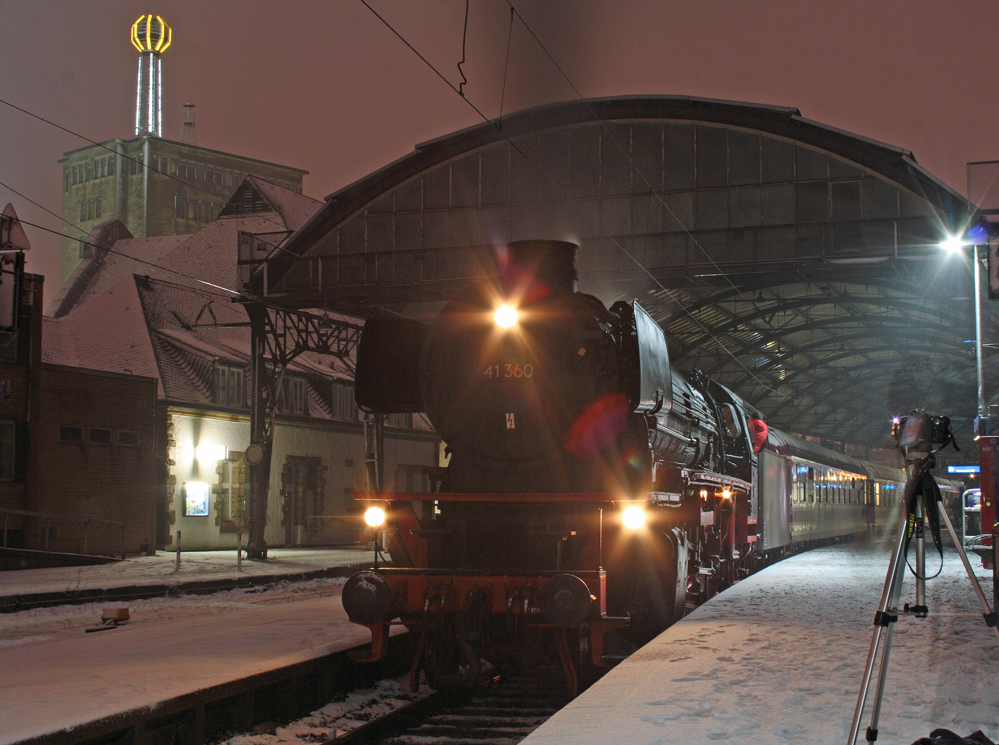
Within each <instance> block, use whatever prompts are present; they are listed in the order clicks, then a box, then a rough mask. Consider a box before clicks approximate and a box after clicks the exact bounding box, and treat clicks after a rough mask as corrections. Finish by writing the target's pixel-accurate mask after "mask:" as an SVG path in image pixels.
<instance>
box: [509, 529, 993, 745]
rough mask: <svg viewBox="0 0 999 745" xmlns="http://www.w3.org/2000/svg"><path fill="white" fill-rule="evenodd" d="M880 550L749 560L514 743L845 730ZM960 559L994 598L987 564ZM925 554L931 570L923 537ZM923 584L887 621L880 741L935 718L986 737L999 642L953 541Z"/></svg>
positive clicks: (757, 738) (779, 738)
mask: <svg viewBox="0 0 999 745" xmlns="http://www.w3.org/2000/svg"><path fill="white" fill-rule="evenodd" d="M890 550H891V548H890V547H889V546H886V545H880V546H875V547H871V546H863V547H858V546H848V545H841V546H836V547H831V548H823V549H817V550H815V551H811V552H808V553H804V554H801V555H798V556H795V557H793V558H790V559H787V560H785V561H783V562H781V563H779V564H777V565H775V566H772V567H769V568H767V569H765V570H763V571H762V572H759V573H758V574H756V575H754V576H753V577H750V578H748V579H746V580H744V581H742V582H740V583H739V584H737V585H736V586H734V587H732V588H730V589H729V590H727V591H726V592H724V593H722V594H721V595H719V596H717V597H716V598H714V599H712V600H711V601H710V602H708V603H706V604H705V605H703V606H701V607H700V608H698V609H697V610H695V611H694V612H693V613H691V614H690V615H689V616H687V617H686V618H684V619H683V620H682V621H680V622H679V623H677V624H676V625H674V626H673V627H671V628H670V629H667V630H666V632H664V633H663V634H662V635H660V636H659V637H658V638H656V639H654V640H653V641H652V642H651V643H649V644H648V645H646V646H645V647H644V648H643V649H641V650H639V651H638V652H636V653H635V654H633V655H632V656H631V657H630V658H629V659H627V660H625V661H624V662H622V663H621V664H620V665H619V666H618V667H616V668H615V669H613V670H611V671H610V672H608V673H607V674H606V675H605V676H604V677H603V678H602V679H601V680H600V681H599V682H597V684H596V685H594V686H593V687H591V688H590V689H589V690H588V691H586V692H585V693H583V694H582V695H581V696H579V697H578V698H577V699H576V700H575V701H573V702H572V703H571V704H569V706H567V707H566V708H565V709H563V710H562V711H560V712H559V713H558V714H556V715H555V716H554V717H553V718H552V719H550V720H549V721H548V722H546V723H545V724H543V725H542V726H541V727H540V728H538V729H537V730H536V731H535V732H534V733H533V734H532V735H530V737H528V738H527V739H526V740H525V741H524V742H525V743H526V745H563V744H564V745H608V743H616V742H628V743H635V745H653V744H655V745H659V744H663V745H665V744H666V743H684V745H692V744H697V743H708V742H718V741H722V742H725V741H730V742H734V743H739V745H756V744H759V745H775V743H777V744H779V743H827V744H829V743H845V742H846V741H847V737H848V734H849V730H850V724H851V721H852V719H853V713H854V709H855V707H856V704H857V695H858V693H859V691H860V684H861V678H862V677H863V673H864V666H865V663H866V659H867V652H868V649H869V647H870V643H871V635H872V632H873V630H874V629H873V626H872V623H873V620H874V614H875V612H876V611H877V607H878V601H879V599H880V597H881V590H882V586H883V584H884V579H885V574H886V572H887V569H888V562H889V558H890V556H889V554H890ZM910 554H911V555H914V552H910ZM911 561H914V560H911ZM971 563H972V566H973V568H974V569H975V572H976V574H977V575H978V577H979V581H980V583H981V585H982V590H983V591H984V592H985V596H986V598H988V599H989V602H990V604H991V603H992V597H993V596H992V582H991V571H988V572H986V571H985V570H984V569H982V566H981V561H980V560H979V559H978V558H975V557H971ZM926 564H927V571H928V573H929V574H931V575H932V574H933V573H934V572H935V571H936V568H937V566H938V564H939V560H938V556H937V554H936V552H935V550H933V549H932V548H928V550H927V562H926ZM914 587H915V582H914V580H913V578H912V575H911V573H909V572H907V573H906V578H905V581H904V584H903V588H902V602H903V603H905V602H914V595H915V590H914ZM926 588H927V589H926V594H927V605H928V606H929V609H930V615H929V617H928V618H926V619H916V618H913V617H910V616H902V617H900V619H899V621H898V623H897V624H896V628H895V635H894V642H893V648H892V655H891V660H890V662H889V666H888V682H887V685H886V690H885V696H884V704H883V708H882V715H881V720H880V726H879V731H880V736H879V740H878V742H883V743H886V745H889V744H891V745H907V744H908V743H912V742H913V741H915V740H916V739H918V738H920V737H927V736H928V735H929V733H930V731H931V730H933V729H936V728H937V727H945V728H947V729H950V730H953V731H955V732H957V733H958V734H960V735H962V736H963V735H967V734H969V733H971V732H973V731H975V730H976V729H981V730H982V732H983V733H984V734H985V735H986V736H988V737H990V738H991V739H993V740H996V739H997V738H999V686H997V685H996V681H997V679H999V642H997V640H996V637H995V634H994V633H993V631H992V630H991V629H989V628H988V627H987V626H986V625H985V622H984V619H983V617H982V610H981V606H980V605H979V602H978V599H977V596H976V595H975V592H974V589H973V587H972V585H971V582H970V581H969V580H968V576H967V574H966V573H965V570H964V567H963V565H962V564H961V561H960V557H959V556H958V555H957V553H956V552H955V551H953V550H952V549H951V550H948V549H947V548H945V550H944V565H943V571H942V573H941V575H940V577H938V578H936V579H933V580H929V581H928V582H927V585H926ZM872 688H873V686H872ZM872 698H873V693H872V695H871V697H870V698H869V699H868V711H867V712H866V713H865V716H864V719H863V720H862V727H861V736H860V738H859V739H860V741H861V742H862V741H864V735H863V733H864V731H865V730H866V728H867V725H868V724H869V722H870V712H869V709H870V701H871V700H872Z"/></svg>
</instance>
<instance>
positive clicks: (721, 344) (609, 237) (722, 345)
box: [360, 0, 784, 396]
mask: <svg viewBox="0 0 999 745" xmlns="http://www.w3.org/2000/svg"><path fill="white" fill-rule="evenodd" d="M360 2H361V4H362V5H364V7H366V8H367V9H368V10H369V11H371V13H372V14H373V15H374V16H375V17H376V18H377V19H378V20H379V21H381V22H382V24H384V25H385V27H386V28H387V29H388V30H389V31H391V32H392V33H393V34H394V35H395V36H396V37H397V38H398V39H399V40H400V41H401V42H402V43H403V44H405V45H406V46H407V47H408V48H409V49H410V50H411V51H412V52H413V54H415V55H416V56H417V57H418V58H419V59H420V60H421V61H422V62H423V63H424V64H425V65H426V66H427V67H428V68H429V69H430V70H431V71H432V72H433V73H434V74H435V75H437V77H438V78H440V79H441V80H442V81H443V82H444V84H445V85H446V86H447V87H448V88H450V89H451V90H452V91H454V92H455V93H456V94H458V96H459V97H460V98H461V100H462V101H464V102H465V103H466V104H467V105H468V106H469V107H470V108H471V109H472V110H473V111H475V113H476V114H478V115H479V117H481V118H482V120H483V121H484V122H486V123H488V124H491V125H492V126H494V127H495V128H496V130H497V131H498V132H499V133H500V136H501V137H502V138H503V139H504V140H506V142H507V143H508V144H509V145H510V147H511V148H513V149H514V150H515V151H516V152H517V153H519V154H520V155H521V156H522V157H523V158H524V160H525V162H527V163H529V164H530V165H531V167H532V168H534V170H535V171H536V172H537V173H538V174H539V175H540V176H542V177H543V178H544V179H545V180H546V181H548V183H549V184H551V185H552V186H553V187H554V188H555V189H556V190H557V191H558V192H559V193H560V194H561V195H562V196H563V197H564V198H565V199H566V201H567V202H568V203H569V204H571V205H572V206H573V207H574V208H575V209H577V210H579V211H581V212H582V211H583V207H582V206H581V205H580V204H579V203H578V202H577V201H576V200H575V199H573V197H572V196H571V195H570V194H568V193H567V192H566V191H565V190H564V189H563V188H562V187H561V186H560V185H559V184H557V183H556V182H555V181H554V180H553V179H552V178H551V176H550V175H549V174H547V173H545V172H544V171H543V170H541V169H540V168H538V167H537V165H536V164H535V163H534V162H533V161H532V160H531V159H530V158H529V157H528V156H527V154H526V153H525V152H524V151H523V149H522V148H520V147H519V146H518V145H517V143H515V142H514V141H513V140H512V139H511V138H510V137H509V136H508V135H506V134H505V133H503V131H502V128H501V126H500V123H499V121H495V122H494V121H493V120H491V119H490V118H489V117H488V116H487V115H486V114H485V113H484V112H483V111H482V110H481V109H480V108H479V107H478V106H476V105H475V103H473V102H472V101H471V99H470V98H469V97H468V96H467V95H465V94H464V93H463V92H462V91H461V90H459V89H458V88H457V87H455V85H454V84H453V83H452V82H451V81H450V80H448V79H447V77H446V76H445V75H444V74H443V73H442V72H441V71H440V70H438V69H437V68H436V67H435V66H434V65H433V64H432V63H431V62H430V61H429V60H428V59H427V58H426V57H425V56H423V54H421V53H420V51H419V50H417V49H416V48H415V47H414V46H413V45H412V44H411V43H410V42H409V40H408V39H406V38H405V37H404V36H403V35H402V34H401V33H400V32H399V31H398V30H397V29H396V28H395V27H394V26H392V24H390V23H389V22H388V21H387V20H386V19H385V18H384V17H383V16H382V15H381V14H380V13H378V11H376V10H375V9H374V8H373V7H371V5H370V4H369V2H368V0H360ZM507 4H508V5H510V7H511V9H512V10H513V12H515V13H517V17H519V18H521V22H522V23H523V18H522V17H521V16H520V14H519V12H517V11H516V9H515V8H514V6H513V4H512V3H510V2H509V0H507ZM524 26H525V28H527V30H528V31H529V32H530V33H531V35H532V36H534V33H533V31H531V30H530V27H528V26H527V24H526V23H525V24H524ZM534 38H535V39H537V37H536V36H535V37H534ZM539 44H540V41H539ZM542 49H544V47H543V45H542ZM544 51H545V53H546V54H548V56H549V59H552V62H553V64H555V66H556V68H557V69H558V70H559V72H560V73H561V74H562V75H563V76H564V77H566V79H567V80H568V77H567V76H565V73H564V72H562V70H561V68H560V67H559V66H558V64H557V63H556V62H555V61H554V59H553V58H552V57H551V55H550V53H548V50H547V49H545V50H544ZM570 85H572V83H571V81H570ZM572 87H573V90H574V91H575V92H576V93H577V95H581V94H579V90H578V88H576V86H575V85H572ZM590 111H591V113H592V112H593V110H592V108H590ZM594 119H595V120H596V121H597V122H599V123H600V124H601V127H603V123H602V122H600V119H599V118H598V117H596V115H595V113H594ZM611 139H612V140H613V137H612V138H611ZM615 144H617V143H615ZM617 146H618V147H620V145H619V144H618V145H617ZM629 165H630V167H631V168H632V169H633V170H635V172H637V169H636V168H635V165H634V162H633V161H631V160H630V159H629ZM640 175H641V174H640ZM642 178H643V180H644V181H645V182H646V184H648V185H649V188H650V189H652V187H651V184H649V182H648V180H647V179H645V177H644V176H642ZM652 191H653V193H655V190H654V189H652ZM656 196H657V198H659V199H660V200H662V198H661V197H660V196H659V195H658V194H656ZM662 201H663V205H664V206H665V207H666V209H667V210H669V212H670V214H671V215H673V214H674V213H673V212H672V210H670V208H669V206H668V205H666V203H665V201H664V200H662ZM674 218H675V219H676V216H675V215H674ZM677 222H678V223H679V222H680V221H679V220H678V219H677ZM680 224H681V225H682V223H680ZM684 230H685V231H686V232H687V234H688V235H690V236H691V238H692V239H693V236H692V235H691V234H690V231H689V230H687V228H686V227H684ZM602 237H603V238H605V239H606V240H608V241H610V242H611V243H612V244H613V245H614V246H616V247H617V249H618V250H620V251H621V253H623V254H624V255H625V256H627V257H628V258H629V259H630V260H631V261H632V262H633V263H634V264H635V265H636V266H637V267H638V268H639V269H640V270H641V271H642V272H643V273H644V274H646V275H647V276H648V277H649V279H651V280H652V282H654V283H655V284H656V286H658V287H659V288H660V289H661V290H662V291H663V292H665V293H666V294H667V295H669V297H670V298H671V299H672V300H673V302H674V303H675V304H676V305H677V307H679V308H680V309H681V310H682V311H683V312H684V313H686V314H687V315H688V316H689V317H690V319H691V320H692V321H693V322H694V323H695V324H697V326H698V327H700V328H701V329H703V331H704V332H705V334H707V336H708V337H710V338H711V339H712V340H713V341H714V342H715V343H716V344H717V345H718V347H719V348H720V349H721V350H722V351H723V352H725V354H727V355H728V356H729V357H730V358H731V359H732V360H733V361H734V362H735V363H736V364H737V365H738V366H739V367H741V368H742V369H743V370H745V371H746V373H747V374H748V375H749V376H750V377H751V378H752V379H753V380H755V381H756V382H757V383H758V384H759V385H760V386H761V387H762V388H764V389H765V390H768V391H770V392H771V393H773V394H774V395H778V396H781V395H784V394H781V393H780V392H779V391H778V390H777V389H776V388H774V387H773V386H770V385H768V384H767V383H765V382H764V381H763V380H761V379H760V378H759V376H758V375H756V373H755V372H753V371H752V370H751V369H750V368H749V367H747V366H746V365H745V363H743V362H742V360H740V359H739V358H738V356H737V355H736V354H735V353H734V352H732V351H731V350H730V349H729V348H728V347H727V346H726V345H725V343H724V342H723V341H722V340H721V339H720V338H718V336H716V335H715V334H714V333H712V331H711V329H709V328H708V327H707V326H705V325H704V324H703V323H702V322H701V321H700V319H698V318H697V317H696V316H694V314H693V313H691V312H690V310H689V309H687V308H686V307H685V306H684V305H683V303H681V302H679V301H678V300H677V299H676V297H675V296H674V294H673V293H672V292H671V291H670V290H669V289H668V288H667V287H665V286H663V284H662V283H661V282H660V281H659V280H658V279H657V278H656V277H655V275H653V274H652V272H650V271H649V270H648V268H647V267H646V266H645V265H644V264H642V263H641V262H640V261H638V259H636V258H635V257H634V255H632V254H631V253H630V252H629V251H628V250H627V249H626V248H625V247H624V246H622V245H621V243H620V241H618V240H617V239H616V238H615V237H614V236H612V235H605V236H602ZM694 242H695V243H696V240H695V241H694ZM697 245H698V247H699V248H700V249H701V251H704V249H703V247H701V246H700V244H697ZM705 253H706V252H705ZM709 258H710V257H709ZM712 263H713V264H714V261H713V260H712ZM715 266H716V268H718V267H717V264H715ZM719 272H720V273H721V274H722V276H725V278H726V280H727V281H728V282H729V283H730V284H732V282H731V280H730V279H729V278H728V276H727V275H725V274H724V272H721V269H720V268H719ZM732 287H733V289H735V291H736V292H741V291H740V290H739V289H738V288H737V287H736V286H735V285H734V284H732Z"/></svg>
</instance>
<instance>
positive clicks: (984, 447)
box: [978, 437, 999, 546]
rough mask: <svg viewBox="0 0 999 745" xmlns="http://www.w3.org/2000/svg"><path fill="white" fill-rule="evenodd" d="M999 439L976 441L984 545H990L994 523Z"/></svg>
mask: <svg viewBox="0 0 999 745" xmlns="http://www.w3.org/2000/svg"><path fill="white" fill-rule="evenodd" d="M997 451H999V437H981V438H979V439H978V459H979V461H980V463H981V467H982V483H981V489H982V532H983V533H984V534H985V545H987V546H991V545H992V526H993V525H994V524H995V521H996V476H997V473H996V466H997V465H999V463H997V460H999V458H997V456H999V452H997Z"/></svg>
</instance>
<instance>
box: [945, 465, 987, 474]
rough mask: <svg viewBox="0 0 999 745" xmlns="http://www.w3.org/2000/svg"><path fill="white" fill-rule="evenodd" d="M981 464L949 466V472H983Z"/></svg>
mask: <svg viewBox="0 0 999 745" xmlns="http://www.w3.org/2000/svg"><path fill="white" fill-rule="evenodd" d="M981 472H982V467H981V466H947V473H981Z"/></svg>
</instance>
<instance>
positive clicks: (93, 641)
mask: <svg viewBox="0 0 999 745" xmlns="http://www.w3.org/2000/svg"><path fill="white" fill-rule="evenodd" d="M212 553H215V552H212ZM362 555H363V557H366V556H367V554H362V552H346V553H344V554H340V553H337V552H323V553H321V554H316V555H314V556H310V557H308V558H306V555H305V554H303V553H298V554H296V555H294V556H285V557H284V558H281V559H274V560H269V561H267V562H258V563H256V564H257V567H256V571H257V573H268V574H273V573H280V572H286V573H293V574H299V575H300V573H301V572H302V571H307V570H308V569H310V568H316V569H322V568H327V567H330V566H342V565H344V564H349V563H355V562H357V561H358V559H359V556H362ZM143 558H144V559H151V561H141V560H139V561H132V562H121V563H119V564H114V565H106V566H103V567H86V568H82V569H79V568H77V569H68V568H67V569H33V570H23V571H17V572H4V573H0V593H2V594H9V593H14V592H37V591H42V590H46V591H51V590H52V589H66V588H65V583H66V582H67V581H68V580H75V578H79V582H80V584H81V585H85V586H87V587H100V586H111V584H110V583H112V582H115V581H116V580H117V579H118V578H116V577H115V576H114V575H113V572H114V570H115V569H116V568H117V569H118V570H119V571H121V573H122V575H124V576H126V577H127V581H125V582H122V584H144V583H150V582H152V583H161V582H162V581H163V575H164V573H166V574H167V575H168V576H172V577H174V579H175V580H176V581H178V582H180V581H185V580H188V579H198V578H204V576H205V575H206V574H208V575H216V576H221V575H224V574H226V573H227V572H231V573H232V576H238V574H237V573H236V571H235V570H236V567H235V555H234V552H233V554H232V555H231V556H229V557H212V556H210V555H205V556H201V557H197V556H190V557H188V556H185V558H184V560H183V561H182V569H181V572H177V573H174V572H175V566H174V565H172V564H171V562H170V561H169V560H168V559H164V558H163V557H143ZM345 558H346V559H349V561H344V559H345ZM188 559H189V560H188ZM360 560H362V561H363V558H360ZM227 564H228V565H231V566H227ZM245 564H246V563H244V566H245ZM251 564H253V563H251ZM251 571H254V569H253V568H251ZM108 572H111V573H112V574H110V575H109V574H108ZM216 578H217V577H216ZM343 582H344V579H342V578H329V579H314V580H309V581H305V582H288V581H285V582H281V583H278V584H276V585H272V586H269V587H266V588H265V587H256V588H252V589H238V590H231V591H227V592H221V593H216V594H211V595H187V596H185V595H181V596H171V597H158V598H150V599H147V600H133V601H129V602H127V603H122V604H121V605H126V606H127V607H128V608H129V612H130V616H131V618H130V620H129V622H128V623H127V624H125V625H123V626H121V627H119V628H116V629H109V630H104V631H100V632H99V633H85V629H86V628H87V627H89V626H94V625H95V624H96V623H97V622H98V621H99V620H100V617H101V613H102V611H103V609H104V608H105V607H107V605H108V604H107V603H106V602H105V603H93V604H87V605H64V606H55V607H48V608H36V609H32V610H25V611H20V612H18V613H9V614H0V744H6V743H13V742H18V741H21V740H24V739H28V738H31V737H36V736H39V735H43V734H47V733H50V732H53V731H56V730H59V729H64V728H65V729H69V728H72V727H74V726H76V725H79V724H82V723H85V722H89V721H93V720H95V719H99V718H101V717H105V716H109V715H112V714H117V713H120V712H125V711H129V710H131V709H136V708H143V707H148V708H150V709H154V708H156V706H157V705H158V704H159V703H160V702H163V701H167V700H169V699H172V698H175V697H177V696H180V695H184V694H187V693H191V692H194V691H197V690H200V689H202V688H206V687H210V686H214V685H219V684H221V683H225V682H227V681H229V680H237V679H241V678H244V677H247V676H249V675H254V674H257V673H261V672H265V671H268V670H272V669H276V668H279V667H283V666H285V665H290V664H294V663H297V662H302V661H305V660H308V659H313V658H316V657H319V656H323V655H326V654H329V653H330V652H331V651H335V650H340V649H349V648H351V647H354V646H358V645H360V644H363V643H365V642H366V641H368V639H369V638H370V633H369V632H368V631H367V629H364V628H362V627H359V626H357V625H355V624H352V623H349V622H348V621H347V619H346V614H345V613H344V611H343V607H342V605H341V603H340V598H339V595H340V589H341V587H342V585H343Z"/></svg>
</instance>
